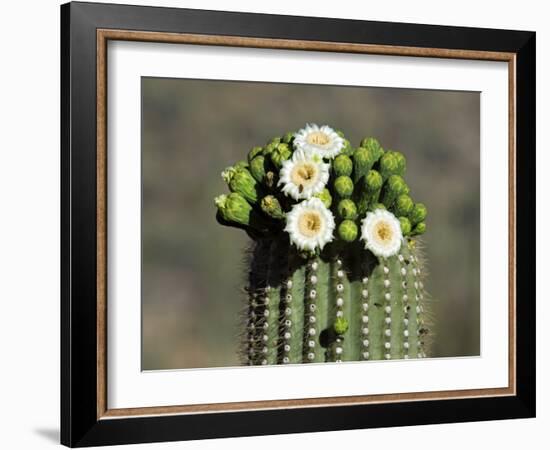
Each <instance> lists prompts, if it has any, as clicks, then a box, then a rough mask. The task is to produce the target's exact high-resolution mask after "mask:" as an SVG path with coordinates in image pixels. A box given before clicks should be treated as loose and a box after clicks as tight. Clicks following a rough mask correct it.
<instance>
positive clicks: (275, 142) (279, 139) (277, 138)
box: [268, 136, 281, 145]
mask: <svg viewBox="0 0 550 450" xmlns="http://www.w3.org/2000/svg"><path fill="white" fill-rule="evenodd" d="M280 142H281V137H280V136H275V137H274V138H272V139H270V140H269V142H268V144H275V145H277V144H279V143H280Z"/></svg>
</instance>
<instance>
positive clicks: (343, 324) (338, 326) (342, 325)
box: [332, 317, 349, 335]
mask: <svg viewBox="0 0 550 450" xmlns="http://www.w3.org/2000/svg"><path fill="white" fill-rule="evenodd" d="M332 327H333V328H334V332H335V333H336V334H339V335H342V334H344V333H345V332H346V331H348V328H349V324H348V321H347V320H346V319H345V318H344V317H337V318H336V320H335V321H334V325H333V326H332Z"/></svg>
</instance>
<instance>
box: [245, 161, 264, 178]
mask: <svg viewBox="0 0 550 450" xmlns="http://www.w3.org/2000/svg"><path fill="white" fill-rule="evenodd" d="M248 170H250V173H251V174H252V176H253V177H254V178H255V180H256V181H257V182H258V183H262V182H263V181H264V180H265V156H264V155H258V156H256V157H255V158H254V159H252V161H250V167H249V169H248Z"/></svg>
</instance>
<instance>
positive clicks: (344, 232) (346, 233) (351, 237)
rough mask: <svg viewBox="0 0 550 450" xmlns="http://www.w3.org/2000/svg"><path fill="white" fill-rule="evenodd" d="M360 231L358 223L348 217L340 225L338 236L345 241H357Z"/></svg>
mask: <svg viewBox="0 0 550 450" xmlns="http://www.w3.org/2000/svg"><path fill="white" fill-rule="evenodd" d="M358 233H359V230H358V229H357V224H356V223H355V222H354V221H353V220H349V219H346V220H343V221H342V222H341V223H340V225H338V236H339V237H340V239H342V240H343V241H345V242H353V241H355V239H357V234H358Z"/></svg>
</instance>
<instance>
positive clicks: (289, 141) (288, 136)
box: [283, 131, 294, 145]
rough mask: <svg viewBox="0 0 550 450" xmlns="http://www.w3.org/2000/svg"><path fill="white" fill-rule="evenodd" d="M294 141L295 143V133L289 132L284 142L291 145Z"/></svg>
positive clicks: (284, 137)
mask: <svg viewBox="0 0 550 450" xmlns="http://www.w3.org/2000/svg"><path fill="white" fill-rule="evenodd" d="M292 141H294V132H293V131H289V132H288V133H286V134H285V135H284V136H283V142H284V143H285V144H289V145H290V144H292Z"/></svg>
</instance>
